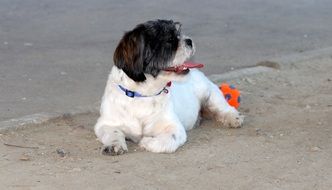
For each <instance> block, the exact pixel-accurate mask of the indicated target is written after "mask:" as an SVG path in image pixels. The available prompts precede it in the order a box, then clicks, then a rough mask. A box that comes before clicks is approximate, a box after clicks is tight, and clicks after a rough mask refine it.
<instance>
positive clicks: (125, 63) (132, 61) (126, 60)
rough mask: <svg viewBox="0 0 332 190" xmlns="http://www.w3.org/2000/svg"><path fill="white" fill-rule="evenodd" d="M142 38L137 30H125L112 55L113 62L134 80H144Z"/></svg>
mask: <svg viewBox="0 0 332 190" xmlns="http://www.w3.org/2000/svg"><path fill="white" fill-rule="evenodd" d="M143 51H144V39H143V37H142V36H141V35H140V34H139V32H135V31H130V32H127V33H126V34H125V35H124V36H123V38H122V39H121V41H120V43H119V45H118V47H117V48H116V50H115V52H114V56H113V61H114V64H115V65H116V66H117V67H118V68H119V69H122V70H123V71H124V72H125V73H126V74H127V75H128V77H130V78H131V79H133V80H134V81H136V82H143V81H145V80H146V77H145V75H144V57H143V56H144V55H143Z"/></svg>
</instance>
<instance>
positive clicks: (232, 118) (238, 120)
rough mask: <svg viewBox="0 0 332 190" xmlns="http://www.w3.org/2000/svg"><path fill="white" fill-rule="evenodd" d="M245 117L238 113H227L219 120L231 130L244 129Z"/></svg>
mask: <svg viewBox="0 0 332 190" xmlns="http://www.w3.org/2000/svg"><path fill="white" fill-rule="evenodd" d="M243 120H244V116H243V115H241V114H240V113H239V112H238V111H234V112H226V113H223V114H222V115H221V116H219V118H218V119H217V121H218V122H220V123H221V124H222V125H223V126H226V127H231V128H240V127H242V124H243Z"/></svg>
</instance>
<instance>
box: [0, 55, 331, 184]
mask: <svg viewBox="0 0 332 190" xmlns="http://www.w3.org/2000/svg"><path fill="white" fill-rule="evenodd" d="M331 80H332V58H321V59H315V60H309V61H305V62H301V63H294V64H289V65H285V66H284V65H282V66H281V69H280V70H276V71H274V72H269V73H262V74H258V75H255V76H251V77H244V78H239V79H236V80H232V81H227V82H229V83H232V84H236V86H237V87H238V88H239V89H240V90H241V92H242V100H243V102H242V105H241V107H240V111H242V112H243V113H244V114H245V115H246V119H245V123H244V126H243V128H241V129H228V128H218V127H216V125H215V123H213V122H212V121H203V123H202V125H201V126H200V127H199V128H196V129H194V130H192V131H190V132H189V135H188V136H189V138H188V142H187V143H186V144H185V145H184V146H183V147H181V148H180V149H179V150H178V151H177V152H176V153H174V154H154V153H149V152H145V151H143V150H140V149H139V148H138V147H137V145H135V144H132V143H129V144H130V145H129V153H128V154H125V155H122V156H116V157H110V156H103V155H101V154H100V152H99V151H100V150H99V147H100V144H99V143H98V142H97V141H96V137H95V136H94V133H93V131H92V130H91V129H92V127H93V125H94V123H95V121H96V118H97V114H96V113H88V114H82V115H77V116H68V117H66V118H63V119H58V120H55V121H52V122H49V123H46V124H43V125H39V126H33V127H27V128H24V129H20V130H16V131H3V132H1V134H0V139H1V144H0V189H214V190H215V189H225V190H229V189H243V190H247V189H262V190H266V189H269V190H272V189H292V190H294V189H301V190H303V189H308V190H313V189H319V190H321V189H326V190H327V189H331V187H332V161H331V158H332V141H331V140H332V131H331V124H332V117H331V115H332V81H331ZM13 145H18V146H23V147H24V148H23V147H15V146H13Z"/></svg>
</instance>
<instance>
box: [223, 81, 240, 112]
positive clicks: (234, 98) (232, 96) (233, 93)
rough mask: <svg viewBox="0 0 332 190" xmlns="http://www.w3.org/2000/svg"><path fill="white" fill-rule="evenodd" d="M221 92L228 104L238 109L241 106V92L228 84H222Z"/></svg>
mask: <svg viewBox="0 0 332 190" xmlns="http://www.w3.org/2000/svg"><path fill="white" fill-rule="evenodd" d="M219 89H220V91H221V92H222V93H223V94H224V97H225V99H226V100H227V102H228V104H229V105H231V106H233V107H235V108H238V107H239V106H240V102H241V97H240V91H239V90H238V89H236V88H235V87H234V86H233V85H229V84H227V83H222V84H221V85H220V86H219Z"/></svg>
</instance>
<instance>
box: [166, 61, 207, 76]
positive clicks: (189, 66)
mask: <svg viewBox="0 0 332 190" xmlns="http://www.w3.org/2000/svg"><path fill="white" fill-rule="evenodd" d="M202 67H204V65H203V64H201V63H193V62H190V61H186V62H184V63H183V64H182V65H179V66H176V67H168V68H166V69H165V71H173V72H176V73H182V72H183V71H185V70H188V69H192V68H202Z"/></svg>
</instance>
